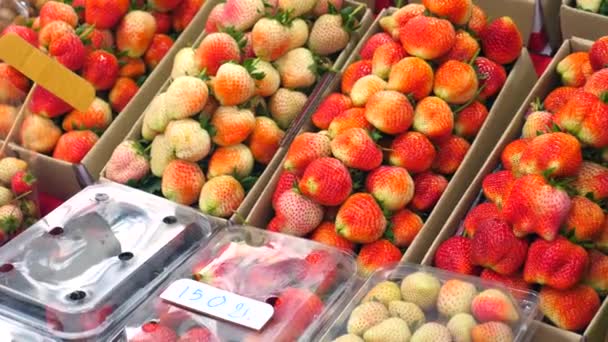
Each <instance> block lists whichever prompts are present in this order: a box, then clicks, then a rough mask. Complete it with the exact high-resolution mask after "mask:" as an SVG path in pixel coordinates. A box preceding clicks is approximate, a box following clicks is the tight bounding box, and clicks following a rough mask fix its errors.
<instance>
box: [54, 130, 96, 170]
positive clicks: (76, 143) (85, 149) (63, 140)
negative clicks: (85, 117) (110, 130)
mask: <svg viewBox="0 0 608 342" xmlns="http://www.w3.org/2000/svg"><path fill="white" fill-rule="evenodd" d="M98 139H99V137H98V136H97V134H95V133H93V132H92V131H71V132H67V133H65V134H63V135H62V136H61V137H60V138H59V140H58V141H57V146H55V150H54V151H53V158H56V159H60V160H65V161H67V162H70V163H74V164H77V163H80V161H81V160H82V158H84V157H85V156H86V154H87V153H89V151H90V150H91V148H93V145H95V143H96V142H97V140H98Z"/></svg>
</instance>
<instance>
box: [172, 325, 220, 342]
mask: <svg viewBox="0 0 608 342" xmlns="http://www.w3.org/2000/svg"><path fill="white" fill-rule="evenodd" d="M215 341H217V338H216V337H215V335H213V333H212V332H211V330H209V329H208V328H207V327H194V328H190V329H189V330H188V331H186V333H184V334H183V335H182V336H180V338H179V340H177V342H215Z"/></svg>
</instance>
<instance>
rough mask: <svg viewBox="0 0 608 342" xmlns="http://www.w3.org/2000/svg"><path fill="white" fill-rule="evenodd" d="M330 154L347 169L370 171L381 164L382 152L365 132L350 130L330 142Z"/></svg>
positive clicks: (356, 129)
mask: <svg viewBox="0 0 608 342" xmlns="http://www.w3.org/2000/svg"><path fill="white" fill-rule="evenodd" d="M330 146H331V153H332V154H333V155H334V157H336V158H337V159H338V160H340V161H341V162H343V163H344V165H346V166H347V167H351V168H355V169H359V170H363V171H370V170H373V169H375V168H377V167H378V166H380V164H381V163H382V151H381V150H380V148H379V147H378V146H377V145H376V143H375V142H374V141H373V140H372V138H371V137H370V136H369V134H368V133H367V131H366V130H364V129H362V128H350V129H347V130H345V131H344V132H341V133H340V134H338V135H337V136H336V137H335V138H334V140H332V141H331V144H330Z"/></svg>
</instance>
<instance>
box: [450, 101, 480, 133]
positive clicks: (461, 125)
mask: <svg viewBox="0 0 608 342" xmlns="http://www.w3.org/2000/svg"><path fill="white" fill-rule="evenodd" d="M455 115H456V118H455V119H454V120H455V121H454V133H455V134H456V135H458V136H461V137H463V138H465V139H473V138H475V136H476V135H477V133H479V130H480V129H481V126H483V124H484V122H485V121H486V118H487V117H488V109H487V108H486V106H484V105H483V104H482V103H481V102H479V101H475V102H473V103H471V104H470V105H468V106H466V107H465V108H463V109H462V110H461V111H460V112H458V113H455Z"/></svg>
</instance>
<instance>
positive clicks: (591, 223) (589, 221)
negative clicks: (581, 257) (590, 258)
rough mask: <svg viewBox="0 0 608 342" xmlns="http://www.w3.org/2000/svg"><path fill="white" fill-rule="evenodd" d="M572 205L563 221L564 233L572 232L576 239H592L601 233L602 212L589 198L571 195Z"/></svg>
mask: <svg viewBox="0 0 608 342" xmlns="http://www.w3.org/2000/svg"><path fill="white" fill-rule="evenodd" d="M571 202H572V206H571V207H570V212H569V213H568V217H567V218H566V221H565V222H564V226H565V230H566V233H572V235H573V236H574V238H575V239H576V240H577V241H592V240H595V239H596V238H597V237H599V235H600V234H601V233H602V228H603V223H604V212H603V211H602V208H601V207H600V206H599V205H597V204H596V203H595V202H593V201H591V200H590V199H588V198H586V197H582V196H574V197H572V201H571Z"/></svg>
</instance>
